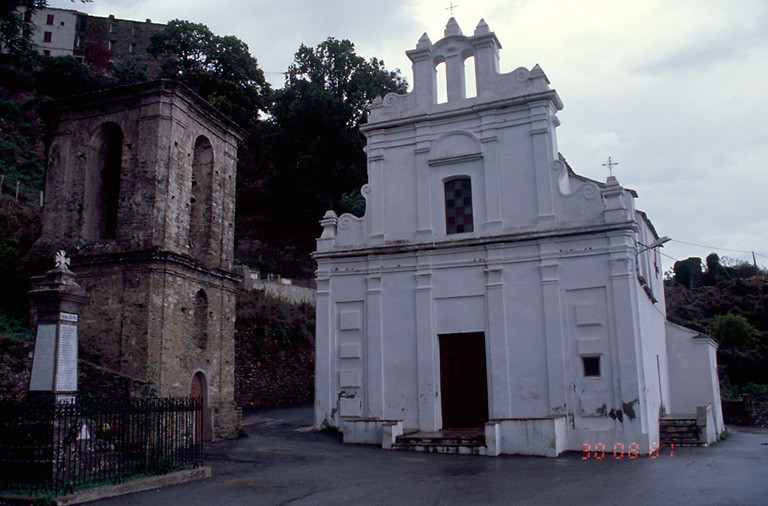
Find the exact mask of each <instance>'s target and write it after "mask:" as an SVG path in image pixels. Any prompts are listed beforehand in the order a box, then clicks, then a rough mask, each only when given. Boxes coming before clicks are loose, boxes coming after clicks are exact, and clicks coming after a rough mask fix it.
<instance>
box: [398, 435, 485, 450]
mask: <svg viewBox="0 0 768 506" xmlns="http://www.w3.org/2000/svg"><path fill="white" fill-rule="evenodd" d="M392 449H393V450H399V451H412V452H428V453H453V454H460V455H483V454H484V453H485V449H486V447H485V434H484V432H483V430H482V429H452V430H441V431H437V432H412V433H409V434H403V435H402V436H397V439H396V440H395V443H394V444H393V445H392Z"/></svg>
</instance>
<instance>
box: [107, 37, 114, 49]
mask: <svg viewBox="0 0 768 506" xmlns="http://www.w3.org/2000/svg"><path fill="white" fill-rule="evenodd" d="M107 49H109V50H110V51H114V50H115V41H114V40H110V41H109V45H108V46H107Z"/></svg>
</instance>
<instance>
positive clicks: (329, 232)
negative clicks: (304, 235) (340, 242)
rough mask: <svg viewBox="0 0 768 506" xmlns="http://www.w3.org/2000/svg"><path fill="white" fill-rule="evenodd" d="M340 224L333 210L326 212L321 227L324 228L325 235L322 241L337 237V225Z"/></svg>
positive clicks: (321, 237)
mask: <svg viewBox="0 0 768 506" xmlns="http://www.w3.org/2000/svg"><path fill="white" fill-rule="evenodd" d="M338 223H339V217H338V216H337V215H336V213H335V212H334V211H333V210H328V211H326V213H325V215H324V216H323V219H322V220H320V225H321V226H322V227H323V234H322V235H321V236H320V239H331V238H333V237H336V225H338Z"/></svg>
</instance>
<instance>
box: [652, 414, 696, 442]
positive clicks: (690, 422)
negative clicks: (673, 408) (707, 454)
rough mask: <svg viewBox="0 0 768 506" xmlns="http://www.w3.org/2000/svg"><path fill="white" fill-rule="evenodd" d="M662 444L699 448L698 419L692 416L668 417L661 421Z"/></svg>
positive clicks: (660, 434)
mask: <svg viewBox="0 0 768 506" xmlns="http://www.w3.org/2000/svg"><path fill="white" fill-rule="evenodd" d="M659 436H660V439H661V443H662V444H665V445H670V444H674V445H675V446H699V445H700V444H701V443H700V441H699V427H698V426H697V425H696V418H692V417H690V416H674V415H673V416H667V417H665V418H662V419H661V420H659Z"/></svg>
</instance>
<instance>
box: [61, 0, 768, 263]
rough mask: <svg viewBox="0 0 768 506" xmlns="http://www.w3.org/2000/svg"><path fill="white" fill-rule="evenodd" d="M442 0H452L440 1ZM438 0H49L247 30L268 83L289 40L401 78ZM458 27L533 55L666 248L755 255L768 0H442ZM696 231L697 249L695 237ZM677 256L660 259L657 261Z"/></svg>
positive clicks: (522, 62)
mask: <svg viewBox="0 0 768 506" xmlns="http://www.w3.org/2000/svg"><path fill="white" fill-rule="evenodd" d="M449 1H450V0H449ZM449 1H443V0H410V1H405V0H388V1H378V0H377V1H367V0H323V1H311V0H278V1H274V0H272V1H266V0H248V1H246V0H215V1H212V0H162V1H159V0H94V1H93V3H90V4H81V3H79V2H76V3H72V2H70V1H69V0H49V5H50V6H51V7H63V8H75V9H78V10H81V11H84V12H87V13H89V14H93V15H97V16H108V15H109V14H114V15H115V16H116V17H118V18H125V19H135V20H142V21H143V20H144V19H146V18H151V19H152V21H153V22H156V23H165V22H167V21H169V20H171V19H175V18H179V19H186V20H189V21H193V22H198V23H203V24H205V25H207V26H208V27H209V28H210V29H211V30H212V31H213V32H214V33H216V34H219V35H235V36H237V37H238V38H240V39H241V40H243V41H245V42H246V43H247V44H248V47H249V48H250V51H251V54H252V55H253V56H254V57H256V58H257V60H258V62H259V66H260V68H261V69H262V70H264V71H265V72H266V73H267V79H268V80H269V81H270V82H271V83H272V85H273V87H281V86H282V84H283V78H282V75H281V73H282V72H284V71H285V70H286V68H287V67H288V65H289V64H290V63H291V61H292V57H293V53H294V52H295V51H296V50H297V49H298V47H299V44H301V43H304V44H306V45H309V46H315V45H317V44H318V43H320V42H322V41H323V40H325V39H326V38H327V37H329V36H333V37H336V38H347V39H349V40H351V41H352V42H353V43H355V46H356V49H357V52H358V54H360V55H362V56H364V57H366V58H370V57H374V56H375V57H377V58H379V59H383V60H384V62H385V64H386V65H387V67H388V68H390V69H393V68H399V69H400V70H401V72H402V74H403V76H404V77H406V78H407V79H408V81H409V82H411V81H412V76H411V70H410V62H409V60H408V59H407V58H406V56H405V51H406V50H408V49H412V48H414V47H415V46H416V41H417V40H418V39H419V37H420V36H421V35H422V34H423V33H424V32H426V33H427V34H428V35H429V37H430V39H431V40H432V42H436V41H437V40H439V39H440V38H442V36H443V29H444V27H445V24H446V22H447V21H448V19H449V17H450V14H449V12H448V10H447V7H448V5H449ZM453 4H454V5H457V7H456V8H455V10H454V17H455V18H456V19H457V21H458V22H459V25H460V26H461V28H462V30H463V32H464V34H465V35H472V32H473V31H474V28H475V26H476V25H477V23H478V22H479V20H480V19H481V18H483V19H485V20H486V22H487V23H488V25H489V26H490V28H491V30H493V31H494V32H496V35H497V36H498V38H499V41H500V42H501V44H502V46H503V47H502V50H501V70H502V72H508V71H511V70H513V69H515V68H517V67H520V66H525V67H528V68H531V67H533V65H535V64H536V63H538V64H540V65H541V67H542V68H543V70H544V72H545V73H546V74H547V77H549V80H550V81H551V83H552V84H551V86H552V87H553V88H555V89H556V90H557V92H558V94H559V95H560V97H561V98H562V100H563V103H564V104H565V108H564V109H563V111H561V112H560V113H559V118H560V120H561V121H562V124H561V126H560V127H559V128H558V147H559V150H560V152H561V153H562V154H563V155H564V156H565V157H566V159H567V160H568V162H569V164H570V165H571V167H573V169H574V170H575V171H576V172H577V173H579V174H581V175H584V176H587V177H591V178H594V179H598V180H605V177H606V176H607V169H606V168H605V167H603V166H602V164H603V163H605V162H606V161H607V159H608V156H611V157H613V160H614V161H617V162H619V165H618V166H617V167H616V168H615V169H614V170H615V175H616V176H617V178H618V179H619V182H620V183H621V184H622V185H623V186H625V187H628V188H632V189H634V190H636V191H637V192H638V194H639V198H638V199H637V207H638V209H641V210H643V211H645V212H646V213H647V214H648V216H649V217H650V219H651V220H652V221H653V223H654V225H655V227H656V229H657V231H658V233H659V234H660V235H668V236H670V237H671V238H672V239H673V240H674V242H669V243H667V244H666V245H665V246H664V248H663V249H662V250H661V251H662V253H665V254H666V255H669V256H671V257H674V258H677V259H683V258H686V257H688V256H701V257H702V259H703V257H704V256H706V255H707V254H708V253H710V252H711V251H716V252H717V253H719V254H720V255H721V256H729V257H732V258H739V259H744V260H749V261H750V262H751V260H752V256H751V254H749V253H739V252H734V251H728V250H743V251H746V252H749V251H755V253H756V254H757V255H758V256H757V261H758V264H761V265H768V205H767V204H766V196H765V193H766V186H767V185H766V183H768V177H766V174H767V173H768V169H767V168H766V164H768V118H766V116H768V2H766V1H765V0H642V1H638V0H612V1H610V2H606V1H603V0H471V1H469V0H454V1H453ZM678 241H683V242H687V243H695V244H700V245H704V246H707V247H698V246H693V245H688V244H683V243H682V242H678ZM673 262H674V260H671V259H670V258H665V269H668V268H671V265H672V263H673Z"/></svg>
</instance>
